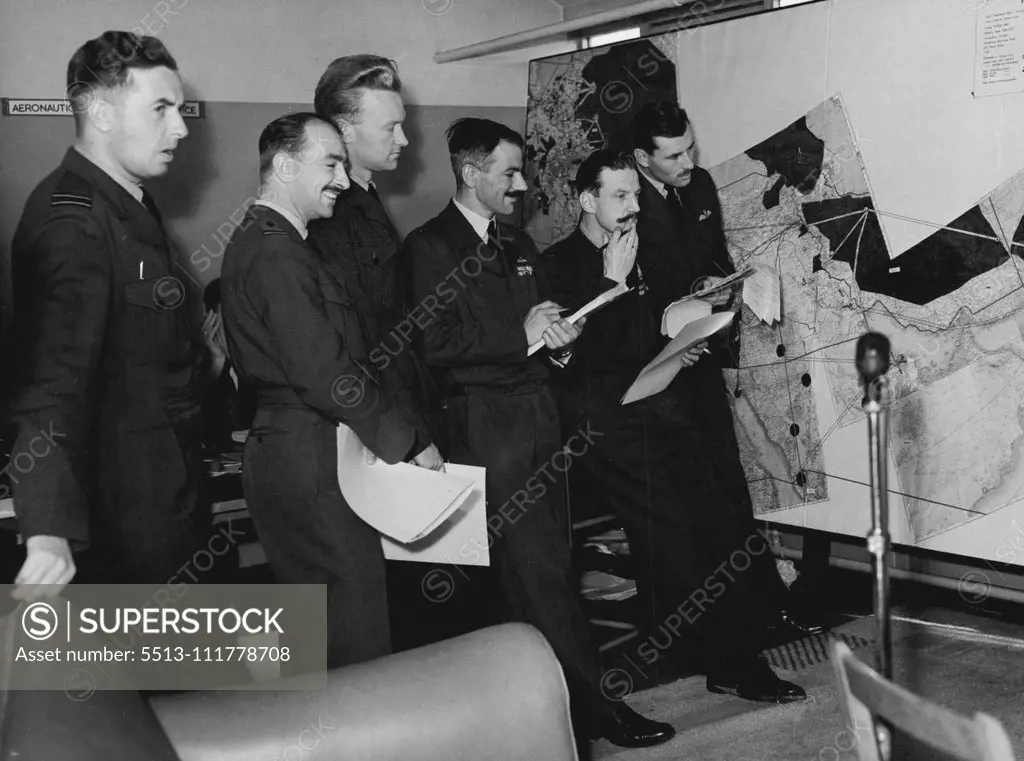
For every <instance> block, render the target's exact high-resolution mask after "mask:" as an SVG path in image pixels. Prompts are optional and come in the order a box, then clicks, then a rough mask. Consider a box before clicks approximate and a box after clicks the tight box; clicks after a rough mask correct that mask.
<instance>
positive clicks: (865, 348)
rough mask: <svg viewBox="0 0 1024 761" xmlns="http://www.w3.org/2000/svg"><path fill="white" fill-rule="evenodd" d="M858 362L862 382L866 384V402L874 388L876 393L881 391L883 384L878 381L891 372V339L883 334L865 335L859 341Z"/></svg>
mask: <svg viewBox="0 0 1024 761" xmlns="http://www.w3.org/2000/svg"><path fill="white" fill-rule="evenodd" d="M856 361H857V372H858V373H860V381H861V383H863V384H864V401H865V402H866V401H868V400H869V397H870V396H871V394H870V391H871V389H872V388H875V390H876V392H877V391H880V389H879V388H878V386H880V385H881V384H879V383H878V380H879V378H881V377H882V376H883V375H885V374H886V373H887V372H888V371H889V339H888V338H886V337H885V336H883V335H882V334H881V333H865V334H864V335H862V336H861V337H860V338H859V339H857V359H856ZM878 395H879V396H880V394H878ZM875 401H878V400H877V399H876V400H875Z"/></svg>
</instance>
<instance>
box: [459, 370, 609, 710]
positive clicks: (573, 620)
mask: <svg viewBox="0 0 1024 761" xmlns="http://www.w3.org/2000/svg"><path fill="white" fill-rule="evenodd" d="M445 432H446V437H447V438H446V440H447V444H448V448H449V451H448V457H449V459H450V460H451V461H452V462H456V463H461V464H466V465H477V466H483V467H485V468H486V469H487V484H486V491H487V515H488V525H489V526H490V529H489V531H490V537H489V541H491V540H493V544H492V546H491V548H490V558H491V567H492V568H493V569H494V570H495V572H496V574H497V577H498V581H499V584H500V587H501V591H502V594H503V597H504V602H505V603H506V606H507V607H506V618H507V619H508V620H514V621H522V622H525V623H528V624H531V625H533V626H535V627H537V629H538V630H540V632H541V633H542V634H543V635H544V636H545V637H546V638H547V640H548V642H550V643H551V647H552V648H553V649H554V651H555V654H556V655H557V656H558V660H559V662H560V663H561V664H562V669H563V670H564V672H565V675H566V681H567V682H568V684H569V688H570V692H571V694H572V696H573V703H574V708H576V709H577V710H579V709H582V712H581V713H582V715H584V716H586V718H589V719H591V720H594V719H597V720H599V719H600V717H602V716H605V715H607V713H608V712H609V711H610V710H611V708H612V705H613V704H612V702H611V696H609V697H608V698H606V697H605V696H604V695H603V694H602V691H601V679H602V673H601V665H600V660H599V656H598V652H597V649H596V648H595V646H594V643H593V641H592V639H591V636H590V630H589V627H588V623H587V620H586V618H585V617H584V615H583V611H582V608H581V607H580V600H579V597H578V595H577V591H576V585H574V584H573V580H572V578H571V577H572V571H571V560H570V551H569V526H568V516H567V512H566V505H565V490H564V489H565V486H564V481H563V479H562V478H561V472H560V471H561V469H563V468H565V467H567V466H566V465H565V464H564V463H565V458H564V456H558V455H557V454H556V453H558V452H559V451H561V450H562V448H563V443H562V441H560V438H559V435H560V431H559V425H558V410H557V407H556V405H555V400H554V396H553V395H552V393H551V391H550V390H549V389H548V388H547V387H546V386H541V387H540V388H539V389H537V390H532V391H524V392H522V393H504V392H503V391H501V390H496V391H481V392H476V393H470V394H468V395H465V396H459V397H456V398H454V399H450V400H449V401H448V407H447V413H446V415H445ZM577 715H578V716H579V715H580V713H578V714H577Z"/></svg>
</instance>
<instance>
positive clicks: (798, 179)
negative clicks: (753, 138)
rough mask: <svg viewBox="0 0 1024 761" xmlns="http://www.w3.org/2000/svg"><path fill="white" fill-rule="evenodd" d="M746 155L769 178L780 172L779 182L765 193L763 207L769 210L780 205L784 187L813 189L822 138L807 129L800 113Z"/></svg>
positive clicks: (803, 190) (822, 152) (821, 154)
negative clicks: (780, 194) (759, 166)
mask: <svg viewBox="0 0 1024 761" xmlns="http://www.w3.org/2000/svg"><path fill="white" fill-rule="evenodd" d="M747 155H748V156H749V157H750V158H752V159H753V160H754V161H760V162H761V163H762V164H764V166H765V169H766V170H767V171H768V176H769V177H771V176H772V175H774V174H777V175H779V179H778V181H777V182H776V183H775V184H774V185H773V186H772V188H771V189H770V190H768V191H767V192H766V193H765V194H764V199H763V200H764V207H765V208H766V209H771V208H774V207H776V206H778V205H779V193H780V192H781V191H782V189H783V188H784V187H786V186H789V187H791V188H796V189H797V190H798V191H800V192H801V193H809V192H810V191H812V190H813V189H814V186H815V185H816V184H817V182H818V178H819V177H820V176H821V164H822V161H823V160H824V158H825V141H824V140H822V139H821V138H819V137H817V136H816V135H815V134H814V133H813V132H811V131H810V130H809V129H808V128H807V117H804V116H802V117H800V118H799V119H797V120H796V121H795V122H793V123H792V124H790V125H789V126H788V127H786V128H785V129H784V130H781V131H779V132H776V133H775V134H774V135H772V136H771V137H770V138H768V139H767V140H765V141H764V142H761V143H758V144H757V145H755V146H754V147H753V148H751V149H750V150H748V151H747Z"/></svg>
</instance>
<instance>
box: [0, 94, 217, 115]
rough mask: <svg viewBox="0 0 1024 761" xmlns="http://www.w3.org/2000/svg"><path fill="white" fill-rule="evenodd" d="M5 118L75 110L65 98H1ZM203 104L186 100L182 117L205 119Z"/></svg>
mask: <svg viewBox="0 0 1024 761" xmlns="http://www.w3.org/2000/svg"><path fill="white" fill-rule="evenodd" d="M0 101H2V102H3V112H4V116H71V115H72V114H74V109H73V108H72V107H71V104H70V103H69V102H68V101H67V100H65V99H64V98H0ZM203 111H204V109H203V102H202V101H201V100H186V101H185V103H184V104H183V105H182V107H181V115H182V116H184V117H185V118H186V119H202V118H203Z"/></svg>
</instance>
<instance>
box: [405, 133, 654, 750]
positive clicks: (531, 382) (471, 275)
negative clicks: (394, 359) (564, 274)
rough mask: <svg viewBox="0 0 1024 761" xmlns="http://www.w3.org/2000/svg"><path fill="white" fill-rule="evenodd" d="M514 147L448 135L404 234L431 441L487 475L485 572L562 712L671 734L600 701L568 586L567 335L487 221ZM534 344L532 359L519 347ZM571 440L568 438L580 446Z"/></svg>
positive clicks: (649, 739) (504, 191)
mask: <svg viewBox="0 0 1024 761" xmlns="http://www.w3.org/2000/svg"><path fill="white" fill-rule="evenodd" d="M522 148H523V140H522V137H520V136H519V135H518V134H517V133H516V132H514V131H513V130H511V129H509V128H508V127H505V126H504V125H501V124H497V123H495V122H492V121H489V120H486V119H460V120H458V121H456V122H455V123H454V124H452V125H451V126H450V127H449V129H448V149H449V153H450V154H451V160H452V169H453V170H454V172H455V177H456V185H457V190H456V195H455V198H454V199H453V200H452V201H451V203H449V205H448V206H447V207H446V208H445V209H444V210H443V211H442V212H441V213H440V214H439V215H438V216H436V217H434V218H433V219H431V220H430V221H428V222H427V223H426V224H424V225H423V226H421V227H420V228H418V229H416V230H415V231H413V232H412V233H410V234H409V236H408V238H407V239H406V241H405V247H406V253H407V255H408V256H409V257H410V259H411V261H412V262H413V267H414V273H415V274H414V287H415V296H416V299H417V301H418V302H419V303H421V304H423V305H424V309H425V310H426V311H427V313H428V314H429V319H426V318H425V319H424V320H423V321H422V323H421V324H422V325H424V327H423V345H424V351H425V357H426V362H427V364H428V365H430V366H431V367H432V368H436V369H437V370H438V371H439V373H440V375H441V379H442V383H441V386H442V388H443V389H444V390H445V393H446V396H447V400H446V409H445V419H444V424H445V442H446V444H447V446H448V447H449V450H448V452H447V456H448V458H449V459H450V460H452V461H453V462H458V463H464V464H469V465H478V466H484V467H485V468H486V469H487V484H486V491H487V512H488V516H489V517H488V525H489V526H490V530H491V534H492V536H493V546H492V548H491V565H492V567H493V568H494V569H495V571H496V574H497V576H498V581H499V584H500V586H501V591H502V592H503V596H504V598H505V602H506V603H507V607H508V610H507V614H508V615H509V616H510V617H511V618H512V619H514V620H520V621H525V622H527V623H530V624H533V625H534V626H536V627H537V628H538V629H539V630H540V631H541V632H542V633H543V634H544V635H545V637H547V639H548V641H549V642H550V643H551V645H552V647H553V648H554V651H555V653H556V654H557V656H558V658H559V660H560V661H561V663H562V667H563V669H564V670H565V672H566V676H567V680H568V682H569V684H570V689H571V691H572V694H573V707H574V715H575V716H576V717H577V718H578V719H582V720H583V722H584V723H590V724H591V726H590V729H592V730H593V731H594V732H595V733H596V734H599V735H600V734H603V735H604V736H605V737H607V738H608V739H609V740H611V741H612V742H613V743H616V744H619V745H624V746H643V745H654V744H657V743H660V742H664V741H666V740H668V739H669V738H671V737H672V736H673V735H674V730H673V729H672V727H671V726H670V725H668V724H663V723H659V722H654V721H651V720H649V719H646V718H644V717H642V716H640V715H639V714H636V713H634V712H633V711H632V710H631V709H630V708H629V707H628V706H627V705H626V704H625V703H624V702H613V700H612V699H611V698H612V696H607V695H605V694H603V693H602V689H601V687H602V685H601V679H602V674H601V667H600V661H599V658H598V654H597V651H596V649H595V647H594V645H593V642H592V641H591V637H590V632H589V630H588V628H587V626H588V625H587V620H586V618H585V617H584V615H583V612H582V609H581V607H580V601H579V598H578V596H577V594H576V591H575V589H574V585H573V584H572V583H571V580H570V565H571V564H570V559H569V546H568V535H569V527H568V519H567V514H566V505H565V501H564V491H563V489H564V482H563V481H562V480H561V479H560V478H559V477H558V473H559V467H567V466H560V463H562V460H560V459H557V455H563V456H567V455H566V452H565V450H563V445H562V441H561V438H560V430H559V424H558V410H557V408H556V406H555V400H554V396H553V395H552V393H551V390H550V388H549V386H548V365H549V364H551V363H552V362H555V363H560V362H563V361H564V356H565V355H566V353H567V352H568V350H569V349H570V348H571V344H572V342H573V341H574V340H576V338H577V337H578V336H579V329H578V328H577V327H574V326H572V325H570V324H569V323H567V322H566V321H565V320H562V319H559V316H558V310H559V306H558V305H557V304H552V303H551V302H543V303H538V301H539V299H538V297H537V293H538V289H537V283H536V280H537V278H536V272H535V269H534V268H535V267H536V265H537V252H536V248H535V247H534V246H533V243H532V242H531V241H530V239H529V238H528V237H527V236H526V235H525V234H523V233H522V232H519V231H517V230H515V229H514V228H512V227H509V226H507V225H504V224H500V225H499V224H498V223H497V221H496V220H495V215H497V214H510V213H511V212H512V211H513V209H514V204H515V200H516V198H517V197H518V196H519V195H521V193H522V191H523V190H525V188H526V183H525V181H524V180H523V177H522V174H521V172H522ZM539 342H543V344H544V346H545V348H546V350H547V351H542V352H541V353H540V354H538V355H537V356H534V357H529V356H528V355H527V351H528V348H529V347H530V346H531V345H533V344H535V343H539ZM580 443H582V442H580Z"/></svg>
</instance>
